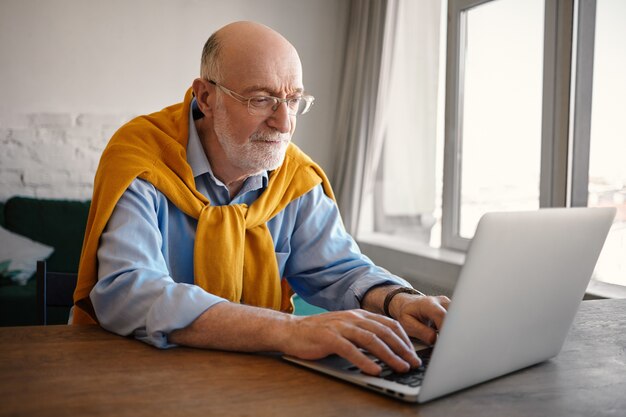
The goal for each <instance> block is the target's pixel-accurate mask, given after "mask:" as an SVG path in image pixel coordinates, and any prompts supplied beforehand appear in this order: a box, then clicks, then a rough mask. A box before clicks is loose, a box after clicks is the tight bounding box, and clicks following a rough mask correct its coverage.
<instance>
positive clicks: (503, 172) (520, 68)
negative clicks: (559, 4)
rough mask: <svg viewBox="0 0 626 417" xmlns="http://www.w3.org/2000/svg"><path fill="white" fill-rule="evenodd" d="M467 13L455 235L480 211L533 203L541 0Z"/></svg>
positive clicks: (468, 231)
mask: <svg viewBox="0 0 626 417" xmlns="http://www.w3.org/2000/svg"><path fill="white" fill-rule="evenodd" d="M465 18H466V32H465V34H466V43H465V50H464V51H465V60H464V62H463V64H462V65H464V72H463V74H464V75H463V77H464V80H463V88H462V103H461V106H462V107H461V110H460V114H461V124H462V128H461V144H460V146H461V152H462V161H461V207H460V209H461V212H460V230H459V234H460V235H461V236H462V237H465V238H471V237H472V236H473V235H474V231H475V229H476V225H477V223H478V220H479V219H480V217H481V216H482V215H483V214H484V213H485V212H488V211H506V210H525V209H536V208H538V207H539V176H540V165H541V107H542V76H543V33H544V29H543V21H544V2H543V0H498V1H492V2H489V3H485V4H483V5H480V6H477V7H475V8H472V9H470V10H468V11H467V12H465ZM462 68H463V67H462Z"/></svg>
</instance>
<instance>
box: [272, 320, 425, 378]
mask: <svg viewBox="0 0 626 417" xmlns="http://www.w3.org/2000/svg"><path fill="white" fill-rule="evenodd" d="M293 319H294V320H292V321H291V323H290V324H291V327H290V329H289V330H288V331H287V332H286V334H288V335H289V337H288V338H287V339H286V340H285V342H284V343H285V346H284V347H283V349H281V350H282V351H283V352H284V353H286V354H289V355H292V356H296V357H298V358H302V359H321V358H324V357H326V356H328V355H330V354H333V353H335V354H337V355H339V356H341V357H343V358H345V359H347V360H349V361H350V362H352V363H353V364H354V365H356V366H358V367H359V368H360V369H361V370H362V371H363V372H365V373H368V374H371V375H378V374H379V373H380V372H381V367H380V366H379V365H378V364H376V362H374V361H373V360H372V359H370V358H369V357H368V356H367V355H365V354H364V353H363V352H362V350H361V349H359V348H362V349H366V350H367V351H368V352H370V353H371V354H372V355H374V356H376V357H377V358H379V359H380V360H382V361H383V362H385V363H386V364H387V365H389V366H390V367H391V368H392V369H393V370H395V371H397V372H406V371H408V370H409V369H410V368H411V367H418V366H419V365H420V364H421V361H420V360H419V358H418V357H417V355H416V354H415V350H414V349H413V346H412V344H411V341H410V340H409V337H408V336H407V334H406V332H405V331H404V330H403V328H402V326H400V324H399V323H398V322H397V321H396V320H393V319H391V318H389V317H385V316H381V315H379V314H374V313H370V312H368V311H365V310H348V311H338V312H331V313H324V314H319V315H316V316H309V317H296V316H294V317H293Z"/></svg>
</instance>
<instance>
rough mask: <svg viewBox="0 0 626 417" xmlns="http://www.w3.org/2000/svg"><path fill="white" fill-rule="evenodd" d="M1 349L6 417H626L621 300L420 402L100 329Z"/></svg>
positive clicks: (37, 331)
mask: <svg viewBox="0 0 626 417" xmlns="http://www.w3.org/2000/svg"><path fill="white" fill-rule="evenodd" d="M538 325H541V324H540V323H538ZM529 337H532V335H529ZM0 340H1V341H2V342H1V344H0V416H116V417H118V416H151V417H154V416H293V417H300V416H359V417H364V416H456V415H458V416H509V417H514V416H525V417H527V416H568V417H569V416H591V415H594V416H626V300H601V301H585V302H583V303H582V305H581V308H580V311H579V313H578V315H577V318H576V321H575V323H574V326H573V327H572V330H571V331H570V334H569V336H568V339H567V341H566V344H565V346H564V348H563V350H562V351H561V353H560V354H559V355H558V356H557V357H556V358H554V359H552V360H549V361H547V362H544V363H542V364H539V365H536V366H533V367H531V368H528V369H525V370H522V371H519V372H516V373H514V374H511V375H508V376H505V377H501V378H498V379H496V380H493V381H490V382H487V383H484V384H481V385H478V386H475V387H472V388H469V389H466V390H464V391H461V392H459V393H456V394H452V395H449V396H446V397H444V398H441V399H438V400H435V401H432V402H430V403H427V404H425V405H417V404H406V403H403V402H400V401H397V400H394V399H391V398H387V397H384V396H382V395H379V394H376V393H373V392H371V391H367V390H364V389H362V388H358V387H356V386H353V385H351V384H348V383H345V382H341V381H337V380H334V379H332V378H330V377H327V376H323V375H320V374H317V373H313V372H311V371H309V370H305V369H302V368H299V367H297V366H294V365H292V364H289V363H286V362H283V361H282V360H281V359H280V357H279V356H278V355H276V354H241V353H229V352H219V351H208V350H198V349H189V348H174V349H169V350H159V349H156V348H153V347H150V346H148V345H145V344H143V343H142V342H139V341H136V340H132V339H129V338H124V337H120V336H116V335H113V334H111V333H108V332H106V331H104V330H102V329H100V328H98V327H95V326H47V327H42V326H34V327H7V328H0Z"/></svg>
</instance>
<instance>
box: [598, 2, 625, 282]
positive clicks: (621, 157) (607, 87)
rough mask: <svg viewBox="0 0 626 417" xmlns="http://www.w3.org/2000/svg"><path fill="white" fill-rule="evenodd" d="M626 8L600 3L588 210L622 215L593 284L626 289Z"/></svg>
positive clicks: (611, 3)
mask: <svg viewBox="0 0 626 417" xmlns="http://www.w3.org/2000/svg"><path fill="white" fill-rule="evenodd" d="M624 22H626V2H625V1H624V0H598V2H597V10H596V35H595V48H594V68H593V101H592V113H591V149H590V160H589V206H591V207H593V206H613V207H617V209H618V212H617V216H616V219H615V222H614V223H613V227H612V228H611V232H610V233H609V236H608V238H607V241H606V243H605V245H604V249H603V251H602V254H601V255H600V259H599V260H598V264H597V266H596V271H595V275H594V278H595V279H597V280H600V281H605V282H610V283H613V284H620V285H626V130H625V128H624V117H625V115H626V104H624V98H625V97H626V75H625V74H626V48H625V47H624V40H625V39H626V25H624Z"/></svg>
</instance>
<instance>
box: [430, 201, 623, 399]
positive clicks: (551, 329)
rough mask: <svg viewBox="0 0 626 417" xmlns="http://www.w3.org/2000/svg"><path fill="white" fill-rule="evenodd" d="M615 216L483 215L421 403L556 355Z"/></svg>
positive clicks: (587, 212) (587, 211) (584, 211)
mask: <svg viewBox="0 0 626 417" xmlns="http://www.w3.org/2000/svg"><path fill="white" fill-rule="evenodd" d="M614 216H615V209H613V208H568V209H542V210H539V211H530V212H509V213H488V214H486V215H485V216H483V218H482V219H481V221H480V222H479V225H478V228H477V230H476V235H475V236H474V239H473V240H472V243H471V245H470V249H469V251H468V253H467V257H466V262H465V265H464V266H463V269H462V271H461V274H460V276H459V281H458V283H457V286H456V287H455V290H454V294H453V297H452V303H451V305H450V309H449V311H448V314H447V316H446V319H445V324H444V326H443V328H442V330H441V332H440V334H439V338H438V341H437V344H436V347H435V350H434V352H433V356H432V359H431V362H430V365H429V367H428V370H427V372H426V376H425V379H424V383H423V385H422V387H421V391H420V393H419V401H420V402H424V401H428V400H430V399H432V398H436V397H439V396H441V395H445V394H447V393H450V392H453V391H456V390H459V389H462V388H465V387H468V386H471V385H474V384H477V383H480V382H483V381H486V380H488V379H491V378H494V377H497V376H500V375H503V374H506V373H509V372H512V371H515V370H517V369H520V368H524V367H526V366H530V365H533V364H535V363H538V362H541V361H543V360H546V359H549V358H551V357H553V356H555V355H556V354H557V353H558V352H559V351H560V350H561V347H562V345H563V342H564V341H565V337H566V335H567V332H568V330H569V328H570V326H571V324H572V321H573V319H574V315H575V314H576V311H577V309H578V306H579V304H580V302H581V300H582V298H583V295H584V293H585V289H586V287H587V284H588V282H589V280H590V278H591V275H592V272H593V269H594V267H595V264H596V261H597V259H598V256H599V254H600V251H601V249H602V246H603V244H604V241H605V239H606V236H607V234H608V231H609V228H610V227H611V223H612V221H613V218H614Z"/></svg>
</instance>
